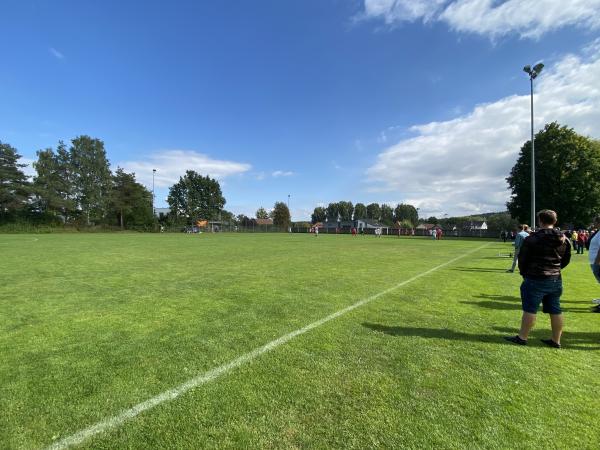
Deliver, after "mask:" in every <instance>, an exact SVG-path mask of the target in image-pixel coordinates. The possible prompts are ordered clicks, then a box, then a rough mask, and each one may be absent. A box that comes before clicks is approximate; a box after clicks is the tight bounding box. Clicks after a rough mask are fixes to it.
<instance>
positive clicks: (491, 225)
mask: <svg viewBox="0 0 600 450" xmlns="http://www.w3.org/2000/svg"><path fill="white" fill-rule="evenodd" d="M485 220H486V222H487V225H488V229H490V230H497V231H511V230H515V229H516V228H517V225H518V224H519V223H518V222H517V220H515V219H513V218H512V216H511V215H510V213H507V212H503V213H496V214H491V215H489V216H488V217H487V218H486V219H485Z"/></svg>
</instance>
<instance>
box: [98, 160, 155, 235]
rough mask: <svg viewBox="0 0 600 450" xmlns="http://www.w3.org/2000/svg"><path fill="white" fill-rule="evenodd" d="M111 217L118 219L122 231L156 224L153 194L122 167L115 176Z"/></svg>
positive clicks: (111, 192) (110, 205) (110, 201)
mask: <svg viewBox="0 0 600 450" xmlns="http://www.w3.org/2000/svg"><path fill="white" fill-rule="evenodd" d="M109 215H110V216H112V217H116V218H117V220H118V224H119V226H120V227H121V229H124V228H138V227H143V228H150V227H151V226H152V225H153V223H154V216H153V211H152V193H151V192H150V191H149V190H148V189H146V188H145V187H144V186H143V185H141V184H140V183H138V182H136V180H135V174H133V173H127V172H125V171H124V170H123V169H122V168H120V167H119V168H118V169H117V171H116V173H115V174H114V175H113V183H112V187H111V191H110V197H109Z"/></svg>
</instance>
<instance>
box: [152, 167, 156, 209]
mask: <svg viewBox="0 0 600 450" xmlns="http://www.w3.org/2000/svg"><path fill="white" fill-rule="evenodd" d="M155 173H156V169H152V215H153V216H154V217H156V209H155V208H154V174H155Z"/></svg>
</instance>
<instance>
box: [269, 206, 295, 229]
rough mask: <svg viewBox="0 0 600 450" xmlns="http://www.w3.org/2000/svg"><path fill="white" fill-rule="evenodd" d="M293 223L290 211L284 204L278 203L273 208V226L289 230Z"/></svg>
mask: <svg viewBox="0 0 600 450" xmlns="http://www.w3.org/2000/svg"><path fill="white" fill-rule="evenodd" d="M291 222H292V217H291V215H290V210H289V209H288V207H287V205H286V204H285V203H284V202H276V203H275V206H274V207H273V224H274V225H277V226H278V227H283V228H287V227H289V226H290V223H291Z"/></svg>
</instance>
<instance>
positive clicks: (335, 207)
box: [327, 203, 340, 222]
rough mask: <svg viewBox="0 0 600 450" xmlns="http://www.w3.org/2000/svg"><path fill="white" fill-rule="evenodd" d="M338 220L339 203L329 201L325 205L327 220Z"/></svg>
mask: <svg viewBox="0 0 600 450" xmlns="http://www.w3.org/2000/svg"><path fill="white" fill-rule="evenodd" d="M339 220H340V205H339V203H330V204H329V205H327V221H328V222H337V221H339Z"/></svg>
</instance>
